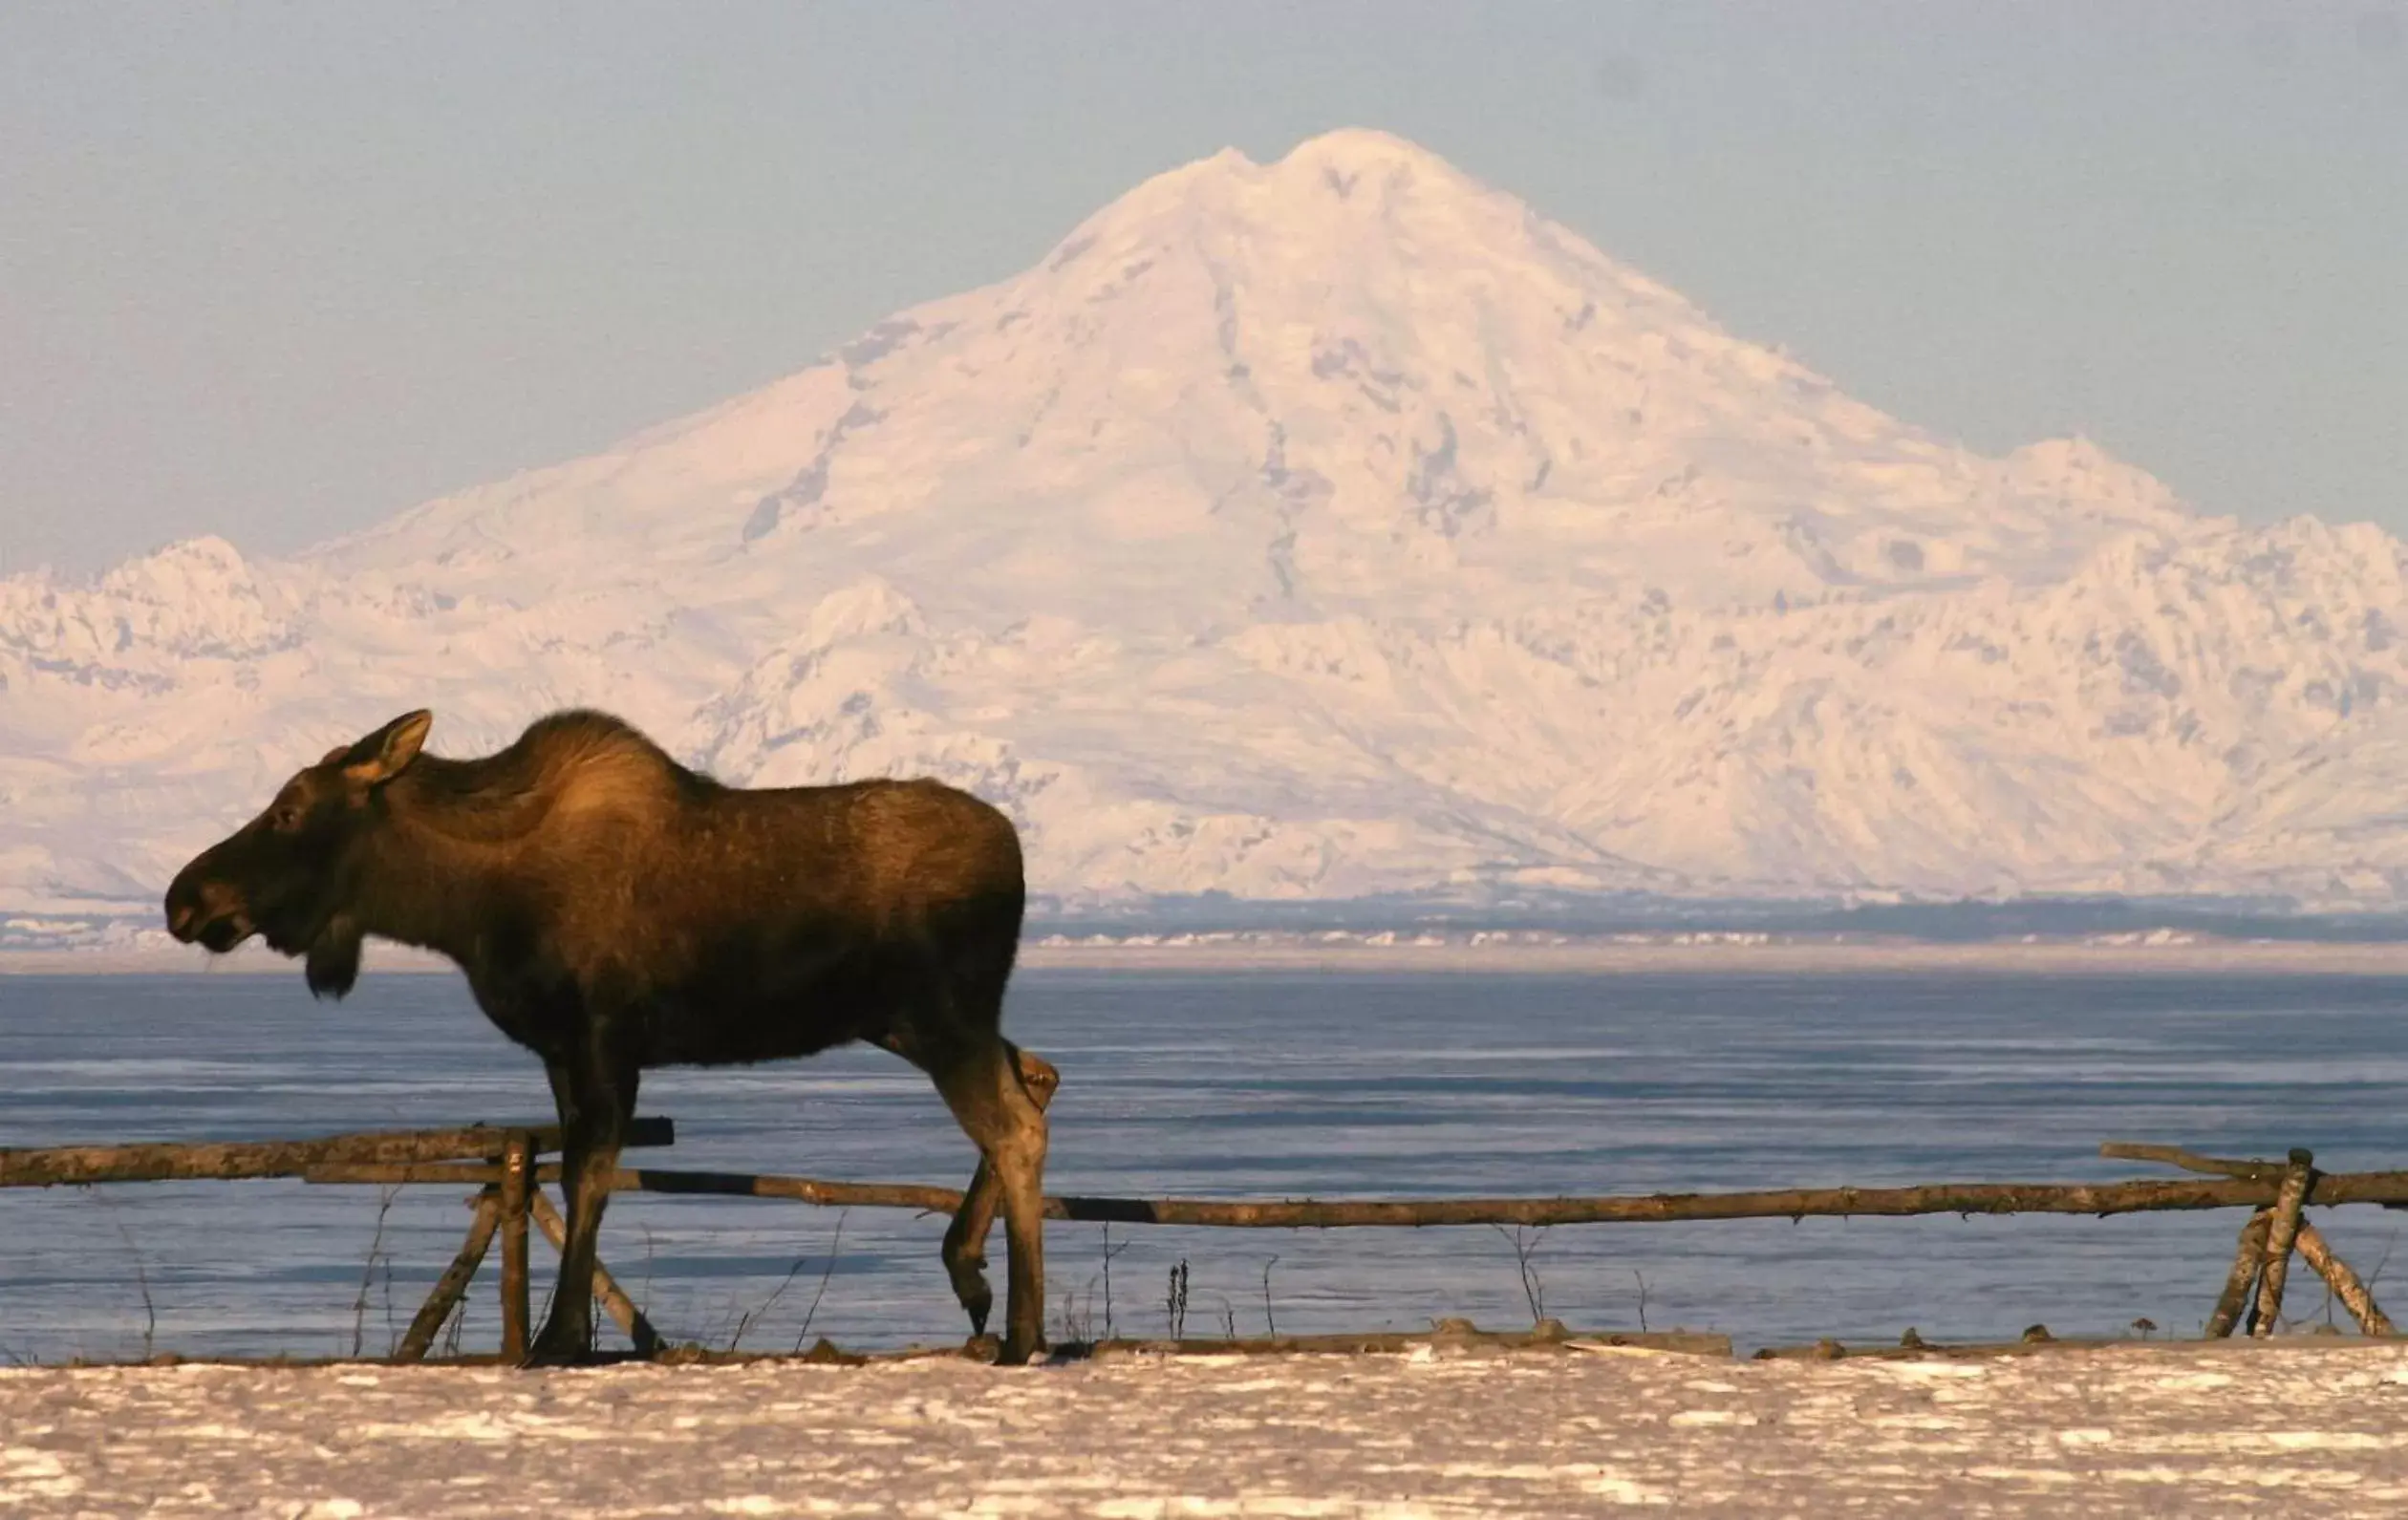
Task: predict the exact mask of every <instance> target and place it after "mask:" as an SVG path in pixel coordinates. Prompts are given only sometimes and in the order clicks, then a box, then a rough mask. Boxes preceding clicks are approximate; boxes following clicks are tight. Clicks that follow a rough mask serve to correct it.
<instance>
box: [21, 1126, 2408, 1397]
mask: <svg viewBox="0 0 2408 1520" xmlns="http://www.w3.org/2000/svg"><path fill="white" fill-rule="evenodd" d="M675 1139H676V1132H675V1129H674V1126H673V1125H672V1124H671V1123H670V1122H669V1121H668V1120H666V1119H638V1120H636V1121H634V1127H633V1129H632V1131H631V1135H630V1139H629V1142H628V1143H629V1144H630V1145H634V1146H663V1145H671V1144H673V1143H674V1141H675ZM559 1144H560V1136H559V1131H558V1130H557V1129H556V1128H555V1127H552V1126H548V1125H526V1126H505V1125H473V1126H469V1127H465V1128H458V1129H431V1130H385V1131H374V1132H367V1133H359V1134H346V1135H331V1136H326V1137H323V1138H321V1139H316V1140H301V1141H269V1142H246V1143H234V1144H213V1145H106V1146H70V1147H61V1148H54V1149H44V1150H5V1149H0V1188H43V1187H55V1186H60V1185H86V1184H95V1183H117V1182H151V1181H165V1180H197V1179H204V1178H205V1179H226V1178H258V1177H299V1178H301V1179H303V1180H304V1181H306V1182H311V1183H319V1184H330V1185H344V1184H374V1185H378V1186H386V1187H394V1186H446V1187H464V1188H473V1189H475V1191H474V1194H473V1196H472V1197H471V1199H470V1203H471V1206H472V1208H473V1210H474V1212H473V1216H472V1218H471V1222H470V1225H469V1229H468V1235H467V1239H466V1240H465V1241H463V1242H462V1246H461V1249H460V1252H459V1253H458V1254H457V1255H456V1256H455V1257H454V1258H453V1260H452V1262H451V1264H450V1265H449V1266H448V1267H447V1268H446V1269H445V1270H444V1272H443V1274H442V1275H441V1277H440V1278H439V1279H438V1280H437V1282H436V1285H435V1288H434V1291H433V1292H432V1293H431V1294H430V1295H428V1296H427V1299H426V1302H425V1304H424V1305H423V1306H422V1307H421V1308H420V1309H419V1312H418V1314H417V1316H416V1317H414V1318H413V1319H412V1321H411V1323H410V1328H409V1330H408V1331H407V1332H406V1333H405V1334H404V1336H403V1337H402V1338H401V1341H400V1345H399V1348H398V1352H397V1357H398V1359H400V1360H405V1361H409V1360H418V1359H422V1358H423V1357H424V1356H425V1355H426V1354H427V1352H428V1350H429V1349H430V1348H431V1347H432V1346H433V1345H434V1344H435V1339H436V1337H437V1336H438V1335H439V1334H440V1333H441V1330H442V1328H443V1325H444V1323H445V1322H446V1321H447V1320H448V1319H449V1318H450V1317H451V1314H452V1312H453V1311H454V1309H456V1308H457V1307H458V1305H459V1304H460V1302H461V1300H462V1295H464V1294H465V1293H466V1291H467V1288H468V1285H469V1283H470V1281H471V1280H472V1279H473V1278H474V1277H475V1275H476V1274H477V1271H478V1269H479V1267H480V1266H481V1265H482V1264H483V1262H484V1257H485V1255H486V1253H487V1252H488V1251H489V1250H490V1249H491V1246H492V1243H493V1240H494V1237H495V1236H496V1235H499V1236H500V1237H501V1241H502V1272H501V1278H502V1327H503V1328H502V1354H503V1356H504V1358H505V1359H512V1360H515V1359H519V1358H521V1357H523V1356H524V1355H525V1354H526V1349H527V1319H528V1303H527V1293H528V1290H527V1226H528V1224H529V1222H530V1221H531V1222H532V1223H533V1225H534V1226H535V1228H536V1229H537V1230H538V1231H540V1232H541V1233H542V1234H543V1235H544V1237H545V1238H546V1239H547V1240H548V1241H549V1242H550V1243H551V1244H552V1247H553V1248H554V1249H555V1250H558V1249H559V1248H560V1246H561V1243H562V1241H563V1239H564V1238H565V1231H564V1229H563V1226H562V1222H561V1218H560V1215H559V1212H558V1210H556V1209H554V1208H553V1206H552V1204H551V1203H550V1201H549V1200H548V1198H547V1197H546V1196H545V1194H544V1191H543V1188H542V1184H544V1183H547V1182H555V1181H557V1180H558V1176H559V1170H560V1168H559V1166H558V1164H557V1163H547V1162H545V1161H544V1160H543V1159H542V1158H543V1157H544V1156H545V1155H547V1154H552V1153H556V1152H557V1151H558V1149H559ZM2099 1152H2100V1154H2101V1155H2104V1156H2108V1157H2113V1158H2120V1159H2124V1160H2135V1161H2147V1162H2153V1163H2159V1164H2163V1165H2168V1166H2172V1167H2177V1168H2179V1169H2182V1170H2183V1171H2187V1172H2191V1173H2193V1174H2195V1175H2193V1176H2191V1177H2183V1178H2170V1179H2169V1178H2139V1179H2134V1180H2131V1181H2125V1182H2111V1183H2023V1182H2009V1183H1994V1182H1993V1183H1933V1184H1928V1185H1924V1186H1921V1187H1912V1188H1780V1189H1770V1190H1760V1191H1748V1192H1719V1193H1653V1194H1647V1195H1644V1196H1610V1195H1608V1196H1598V1197H1558V1198H1447V1199H1346V1200H1329V1201H1320V1200H1313V1199H1197V1198H1150V1199H1149V1198H1092V1197H1075V1196H1073V1197H1048V1198H1047V1199H1046V1200H1045V1214H1046V1217H1047V1218H1050V1219H1064V1220H1077V1221H1088V1222H1094V1223H1101V1224H1119V1225H1190V1226H1204V1227H1212V1228H1226V1229H1281V1230H1297V1229H1306V1230H1322V1229H1341V1228H1362V1227H1387V1228H1427V1227H1434V1226H1448V1225H1457V1226H1459V1225H1519V1226H1551V1225H1580V1224H1659V1223H1669V1222H1673V1221H1695V1220H1714V1219H1791V1220H1796V1219H1804V1218H1808V1217H1853V1216H1857V1215H1870V1216H1886V1217H1896V1216H1903V1215H1910V1214H1960V1215H1969V1214H2019V1213H2056V1214H2096V1215H2106V1214H2118V1213H2137V1212H2144V1211H2156V1210H2198V1209H2247V1210H2249V1216H2248V1220H2247V1223H2246V1224H2244V1225H2243V1226H2242V1228H2241V1231H2240V1238H2239V1242H2238V1245H2237V1248H2236V1251H2235V1253H2234V1256H2233V1261H2232V1269H2231V1272H2230V1274H2228V1276H2227V1278H2226V1281H2225V1289H2224V1292H2223V1294H2222V1295H2220V1296H2219V1297H2218V1299H2217V1301H2216V1304H2215V1307H2214V1310H2213V1312H2212V1313H2211V1314H2210V1316H2209V1317H2208V1320H2207V1334H2208V1335H2209V1336H2210V1337H2220V1336H2228V1335H2230V1334H2232V1333H2233V1331H2234V1330H2235V1329H2236V1328H2246V1329H2247V1331H2248V1332H2249V1333H2250V1334H2252V1335H2254V1336H2260V1337H2263V1336H2270V1335H2271V1334H2273V1331H2274V1326H2275V1323H2276V1318H2277V1316H2278V1315H2279V1313H2280V1311H2281V1309H2282V1303H2283V1295H2284V1292H2285V1288H2286V1285H2287V1282H2288V1278H2289V1274H2290V1262H2291V1259H2292V1257H2293V1256H2294V1255H2296V1256H2297V1257H2298V1258H2299V1259H2301V1260H2304V1261H2305V1262H2307V1263H2308V1266H2309V1268H2310V1269H2311V1271H2313V1272H2315V1273H2316V1274H2318V1275H2320V1276H2321V1277H2323V1278H2324V1280H2325V1281H2326V1282H2327V1283H2328V1284H2329V1285H2330V1286H2331V1287H2332V1289H2333V1295H2334V1296H2335V1297H2336V1298H2337V1299H2339V1301H2340V1302H2341V1303H2342V1304H2343V1306H2344V1307H2346V1308H2347V1309H2348V1310H2349V1311H2350V1313H2351V1314H2352V1316H2353V1317H2355V1319H2356V1320H2357V1322H2358V1325H2359V1328H2360V1329H2361V1330H2363V1331H2364V1332H2365V1333H2366V1334H2368V1335H2371V1336H2389V1335H2392V1334H2393V1333H2394V1331H2393V1326H2392V1322H2391V1320H2390V1319H2389V1317H2386V1316H2385V1315H2384V1313H2383V1311H2382V1310H2381V1309H2380V1308H2379V1307H2378V1306H2377V1305H2376V1302H2375V1298H2374V1295H2373V1294H2372V1292H2371V1291H2370V1290H2369V1288H2368V1286H2367V1285H2366V1284H2365V1283H2364V1282H2363V1281H2362V1280H2361V1279H2360V1278H2359V1277H2358V1275H2357V1274H2355V1273H2354V1272H2353V1271H2352V1270H2351V1269H2350V1267H2349V1264H2348V1263H2346V1262H2344V1261H2342V1260H2341V1259H2340V1257H2339V1256H2338V1255H2336V1254H2335V1253H2334V1252H2333V1248H2332V1246H2331V1245H2330V1244H2329V1243H2328V1242H2327V1241H2326V1240H2325V1238H2324V1236H2323V1235H2322V1234H2321V1233H2320V1232H2319V1231H2317V1230H2316V1228H2315V1227H2314V1226H2313V1225H2312V1224H2311V1223H2310V1222H2308V1220H2307V1219H2306V1217H2305V1211H2306V1210H2308V1209H2309V1208H2311V1207H2318V1208H2323V1207H2332V1206H2335V1205H2340V1204H2379V1205H2385V1206H2388V1207H2393V1208H2408V1171H2372V1172H2336V1173H2328V1172H2320V1171H2318V1170H2316V1169H2315V1162H2314V1157H2313V1156H2311V1154H2310V1153H2309V1152H2307V1151H2305V1150H2294V1151H2292V1152H2290V1155H2289V1156H2288V1157H2287V1158H2286V1159H2284V1160H2282V1161H2259V1160H2246V1161H2244V1160H2229V1159H2225V1158H2220V1157H2212V1156H2201V1155H2197V1154H2194V1153H2192V1152H2190V1151H2187V1150H2182V1149H2179V1148H2176V1147H2173V1146H2166V1145H2128V1144H2117V1143H2110V1144H2108V1145H2102V1146H2100V1147H2099ZM613 1188H615V1189H617V1190H621V1191H640V1192H656V1193H684V1194H710V1195H716V1196H726V1197H750V1198H780V1199H786V1200H790V1201H795V1202H801V1203H808V1204H818V1205H828V1206H842V1207H847V1208H885V1209H911V1210H921V1211H924V1212H931V1213H944V1214H950V1213H952V1212H953V1210H955V1209H956V1208H957V1207H958V1206H959V1204H960V1202H961V1194H960V1193H959V1192H957V1191H956V1190H954V1189H952V1188H931V1187H921V1186H917V1185H913V1184H901V1183H844V1182H828V1181H823V1180H821V1179H818V1178H812V1177H784V1176H773V1175H763V1174H758V1173H752V1172H720V1171H682V1170H676V1169H671V1168H666V1167H623V1168H621V1169H620V1170H619V1171H617V1172H616V1173H615V1174H614V1176H613ZM593 1285H594V1295H595V1297H596V1299H597V1300H598V1301H599V1302H600V1303H601V1304H602V1306H603V1307H604V1309H605V1310H606V1311H607V1312H608V1313H609V1314H610V1316H611V1317H612V1318H613V1320H614V1321H615V1322H616V1323H617V1324H618V1326H619V1328H620V1330H621V1331H622V1332H624V1333H625V1334H626V1335H627V1337H628V1338H629V1339H630V1340H632V1341H633V1342H634V1346H635V1349H636V1351H637V1352H638V1353H639V1354H642V1355H647V1356H649V1355H652V1354H653V1353H655V1352H656V1351H658V1350H660V1349H662V1347H663V1345H664V1342H663V1340H662V1338H661V1337H660V1335H659V1334H658V1332H657V1331H656V1330H655V1329H654V1327H653V1325H652V1324H651V1322H650V1321H649V1320H647V1319H646V1318H645V1317H644V1315H643V1312H642V1310H641V1309H639V1308H638V1307H637V1306H636V1304H635V1303H634V1300H633V1299H631V1298H630V1297H629V1296H628V1295H627V1294H626V1293H625V1292H624V1291H623V1290H622V1289H621V1288H620V1286H619V1284H618V1283H617V1281H616V1280H615V1279H614V1278H613V1277H612V1275H611V1274H610V1273H609V1271H608V1270H607V1269H605V1268H603V1267H601V1266H599V1265H597V1266H596V1267H595V1268H594V1274H593Z"/></svg>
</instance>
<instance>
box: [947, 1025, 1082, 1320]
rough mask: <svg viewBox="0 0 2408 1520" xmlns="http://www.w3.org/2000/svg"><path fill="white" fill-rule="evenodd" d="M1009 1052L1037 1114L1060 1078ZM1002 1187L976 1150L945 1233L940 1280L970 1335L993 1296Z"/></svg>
mask: <svg viewBox="0 0 2408 1520" xmlns="http://www.w3.org/2000/svg"><path fill="white" fill-rule="evenodd" d="M1003 1048H1004V1049H1005V1050H1006V1051H1008V1052H1010V1054H1011V1058H1012V1067H1013V1070H1014V1071H1015V1072H1016V1073H1017V1074H1018V1075H1019V1077H1020V1082H1021V1087H1022V1088H1024V1089H1026V1091H1027V1093H1028V1096H1029V1100H1030V1101H1031V1102H1032V1103H1036V1105H1037V1109H1038V1112H1040V1113H1043V1111H1044V1109H1045V1105H1046V1104H1048V1103H1052V1102H1053V1095H1054V1090H1055V1089H1056V1088H1058V1087H1060V1086H1061V1085H1062V1073H1060V1072H1059V1071H1056V1070H1055V1069H1054V1066H1053V1063H1052V1062H1051V1061H1049V1060H1045V1058H1044V1057H1043V1056H1040V1055H1037V1054H1035V1053H1034V1052H1031V1051H1025V1050H1022V1049H1021V1048H1020V1047H1019V1046H1017V1045H1015V1044H1013V1043H1012V1042H1011V1041H1010V1040H1008V1039H1007V1040H1005V1041H1004V1042H1003ZM1002 1196H1003V1190H1002V1185H1001V1184H1000V1183H999V1182H998V1181H997V1180H996V1175H995V1168H994V1167H992V1166H989V1165H988V1164H987V1159H986V1154H985V1152H984V1150H983V1149H982V1150H981V1151H980V1152H979V1156H978V1170H977V1171H975V1172H973V1173H972V1174H971V1176H970V1186H969V1187H968V1188H965V1189H964V1190H963V1192H962V1196H961V1207H960V1208H959V1209H958V1210H955V1212H954V1217H953V1224H952V1225H951V1226H950V1227H948V1228H947V1230H946V1231H945V1245H944V1251H943V1255H944V1261H945V1275H946V1277H947V1278H949V1279H950V1280H951V1281H952V1283H953V1291H954V1296H955V1297H956V1298H957V1299H959V1300H960V1301H961V1308H962V1312H963V1313H965V1314H967V1315H968V1316H969V1317H970V1333H971V1334H972V1335H973V1336H983V1335H985V1334H986V1327H987V1316H988V1315H989V1314H990V1313H992V1312H993V1310H994V1308H995V1294H994V1291H993V1290H992V1289H990V1288H988V1287H987V1278H986V1240H987V1232H988V1231H990V1230H991V1229H992V1228H993V1227H994V1225H995V1209H996V1205H997V1204H998V1203H1000V1201H1001V1200H1002Z"/></svg>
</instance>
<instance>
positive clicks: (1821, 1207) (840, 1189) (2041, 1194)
mask: <svg viewBox="0 0 2408 1520" xmlns="http://www.w3.org/2000/svg"><path fill="white" fill-rule="evenodd" d="M497 1175H498V1174H497V1173H496V1171H495V1170H494V1168H493V1167H483V1166H474V1165H469V1166H442V1165H412V1166H330V1167H312V1168H311V1169H310V1170H308V1171H307V1172H305V1173H304V1176H306V1177H307V1178H308V1180H310V1181H312V1182H317V1183H373V1184H378V1185H386V1184H394V1183H440V1184H454V1185H460V1186H466V1187H482V1186H484V1185H486V1184H489V1183H491V1182H493V1181H495V1180H496V1178H497ZM538 1175H539V1176H540V1177H541V1178H542V1179H543V1180H545V1181H552V1180H556V1179H557V1177H558V1175H559V1168H558V1167H556V1166H546V1167H542V1168H541V1169H540V1170H539V1172H538ZM611 1185H612V1187H613V1188H614V1189H615V1190H617V1191H620V1192H637V1191H640V1192H662V1193H708V1194H716V1195H720V1196H727V1197H752V1198H790V1199H794V1200H797V1201H799V1202H803V1203H811V1204H823V1205H828V1206H830V1207H842V1208H851V1209H916V1210H922V1211H924V1212H929V1213H946V1214H950V1213H952V1212H953V1211H954V1210H956V1209H957V1208H959V1207H960V1204H961V1194H960V1193H959V1192H957V1191H956V1190H955V1189H953V1188H935V1187H922V1186H919V1185H917V1184H911V1183H849V1182H827V1181H823V1180H821V1179H819V1178H814V1177H780V1176H763V1175H757V1174H754V1173H750V1172H718V1171H680V1170H675V1169H671V1168H668V1167H640V1168H630V1167H622V1168H620V1169H619V1170H618V1171H617V1172H615V1173H613V1177H612V1184H611ZM2278 1190H2279V1184H2277V1183H2275V1182H2273V1181H2271V1180H2268V1181H2264V1182H2247V1181H2243V1180H2241V1179H2239V1178H2216V1179H2206V1178H2202V1179H2199V1180H2197V1181H2192V1180H2187V1179H2174V1180H2167V1179H2162V1178H2143V1179H2140V1180H2138V1181H2133V1182H2112V1183H2032V1182H1997V1183H1934V1184H1930V1185H1928V1186H1924V1187H1917V1188H1783V1189H1776V1190H1771V1191H1761V1192H1727V1193H1653V1194H1647V1195H1644V1196H1605V1197H1595V1198H1436V1199H1362V1200H1333V1201H1330V1202H1320V1201H1316V1200H1313V1199H1279V1200H1257V1199H1199V1198H1152V1199H1147V1198H1086V1197H1062V1198H1048V1199H1046V1200H1045V1216H1046V1217H1047V1218H1049V1219H1069V1220H1078V1221H1084V1222H1087V1223H1094V1224H1116V1225H1122V1224H1127V1225H1209V1226H1215V1227H1224V1228H1227V1227H1235V1228H1250V1229H1277V1230H1324V1229H1333V1228H1338V1227H1344V1226H1390V1227H1413V1226H1430V1225H1490V1224H1501V1225H1583V1224H1656V1223H1669V1222H1674V1221H1685V1220H1700V1219H1805V1218H1833V1217H1839V1218H1844V1217H1850V1216H1855V1215H1864V1216H1868V1217H1873V1216H1900V1215H1908V1214H2026V1213H2048V1214H2100V1215H2104V1214H2121V1213H2136V1212H2142V1211H2147V1210H2179V1209H2246V1208H2264V1207H2266V1206H2268V1205H2270V1204H2272V1203H2273V1202H2274V1198H2275V1194H2276V1192H2277V1191H2278ZM2307 1201H2308V1202H2309V1203H2310V1204H2312V1205H2315V1206H2317V1207H2330V1206H2332V1205H2335V1204H2357V1203H2370V1204H2371V1203H2393V1202H2408V1171H2368V1172H2339V1173H2323V1172H2319V1173H2317V1174H2316V1175H2315V1176H2314V1178H2313V1180H2312V1185H2311V1188H2310V1191H2309V1196H2308V1200H2307Z"/></svg>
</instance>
